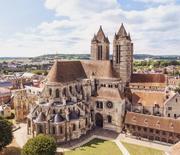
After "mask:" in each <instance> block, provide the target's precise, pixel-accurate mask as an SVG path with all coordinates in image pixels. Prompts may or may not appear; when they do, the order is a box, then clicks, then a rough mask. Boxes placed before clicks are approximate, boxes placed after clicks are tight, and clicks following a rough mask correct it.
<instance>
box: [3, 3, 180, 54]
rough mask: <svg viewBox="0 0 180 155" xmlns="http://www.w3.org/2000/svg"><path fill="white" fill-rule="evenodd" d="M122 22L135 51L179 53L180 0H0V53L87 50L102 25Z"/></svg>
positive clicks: (110, 28) (114, 27) (113, 28)
mask: <svg viewBox="0 0 180 155" xmlns="http://www.w3.org/2000/svg"><path fill="white" fill-rule="evenodd" d="M121 23H124V26H125V28H126V30H127V32H130V34H131V38H132V41H133V43H134V53H136V54H137V53H138V54H154V55H170V54H173V55H175V54H178V55H180V0H0V57H4V56H6V57H9V56H21V57H27V56H28V57H29V56H39V55H42V54H55V53H66V54H88V53H90V43H91V39H92V37H93V35H94V33H97V31H98V29H99V26H100V25H102V27H103V30H104V33H105V34H106V35H107V36H108V37H109V40H110V43H111V44H110V47H111V48H110V49H111V53H112V43H113V38H114V34H115V32H117V31H118V30H119V27H120V25H121Z"/></svg>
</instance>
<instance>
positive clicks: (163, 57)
mask: <svg viewBox="0 0 180 155" xmlns="http://www.w3.org/2000/svg"><path fill="white" fill-rule="evenodd" d="M55 58H57V59H90V54H49V55H42V56H38V57H35V59H55ZM110 58H112V55H111V56H110ZM134 59H139V60H143V59H158V60H180V55H149V54H134Z"/></svg>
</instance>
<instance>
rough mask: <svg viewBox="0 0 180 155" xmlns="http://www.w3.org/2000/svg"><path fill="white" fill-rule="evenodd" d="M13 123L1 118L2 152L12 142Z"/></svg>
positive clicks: (0, 148) (0, 140)
mask: <svg viewBox="0 0 180 155" xmlns="http://www.w3.org/2000/svg"><path fill="white" fill-rule="evenodd" d="M12 139H13V134H12V123H11V122H9V121H8V120H6V119H4V118H2V117H0V151H1V150H2V149H3V148H4V147H5V146H6V145H8V144H10V143H11V142H12Z"/></svg>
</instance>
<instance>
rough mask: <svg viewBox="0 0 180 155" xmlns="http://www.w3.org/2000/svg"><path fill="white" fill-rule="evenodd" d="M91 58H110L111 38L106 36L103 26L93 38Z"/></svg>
mask: <svg viewBox="0 0 180 155" xmlns="http://www.w3.org/2000/svg"><path fill="white" fill-rule="evenodd" d="M91 59H92V60H109V39H108V37H106V36H105V34H104V32H103V30H102V26H100V28H99V31H98V32H97V35H96V34H94V37H93V39H92V40H91Z"/></svg>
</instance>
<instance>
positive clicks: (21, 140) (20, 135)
mask: <svg viewBox="0 0 180 155" xmlns="http://www.w3.org/2000/svg"><path fill="white" fill-rule="evenodd" d="M19 126H20V129H18V130H16V131H15V132H13V134H14V138H15V140H16V142H17V144H18V145H19V146H20V147H21V148H22V147H23V146H24V144H25V143H26V142H27V140H28V136H27V125H26V124H25V123H20V124H19Z"/></svg>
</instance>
